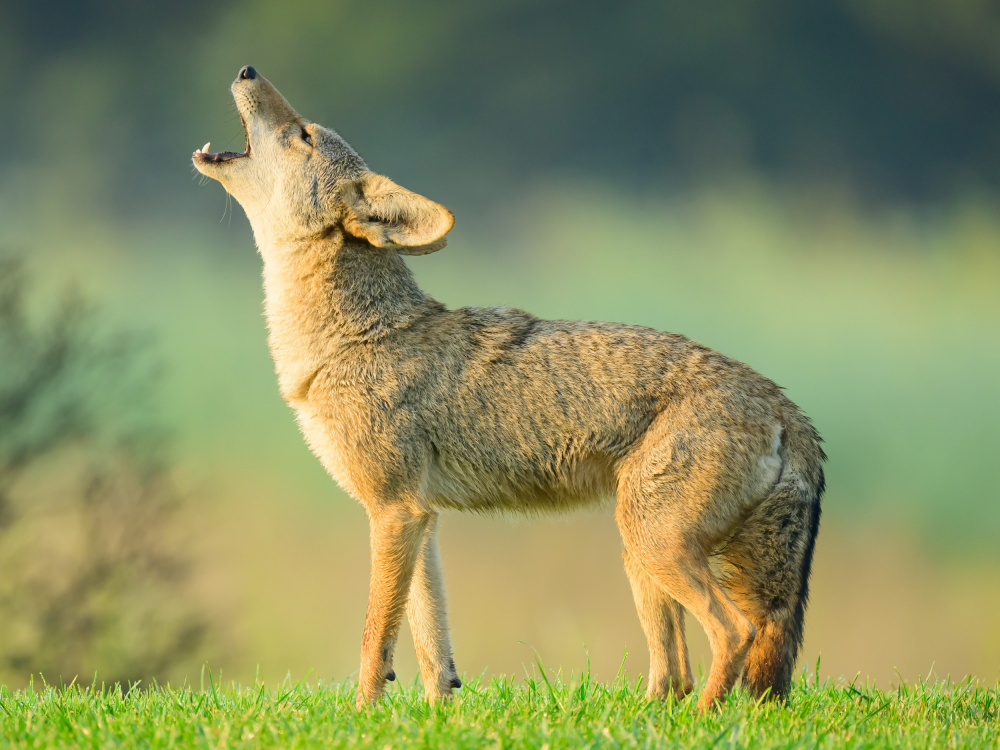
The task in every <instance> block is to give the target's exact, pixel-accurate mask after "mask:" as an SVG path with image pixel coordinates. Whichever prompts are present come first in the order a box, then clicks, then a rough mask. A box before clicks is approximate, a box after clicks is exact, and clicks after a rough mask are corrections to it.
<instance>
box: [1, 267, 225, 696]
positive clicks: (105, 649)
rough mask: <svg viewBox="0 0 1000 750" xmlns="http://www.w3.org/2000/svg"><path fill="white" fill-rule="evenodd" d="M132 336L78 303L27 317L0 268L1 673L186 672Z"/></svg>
mask: <svg viewBox="0 0 1000 750" xmlns="http://www.w3.org/2000/svg"><path fill="white" fill-rule="evenodd" d="M148 354H149V352H148V347H147V346H146V343H145V342H144V341H142V340H141V339H140V338H139V337H138V336H136V335H129V334H121V333H115V332H110V333H109V332H105V331H104V330H103V328H102V323H101V319H100V316H99V315H98V314H97V313H96V312H95V311H94V310H93V309H91V308H90V307H89V306H88V305H87V304H86V303H85V302H84V301H83V300H82V299H81V298H80V297H79V296H77V295H74V294H71V293H69V294H65V295H64V296H63V297H62V299H61V300H60V301H59V303H58V304H57V305H56V306H55V308H54V309H52V310H45V309H44V308H41V307H40V300H38V299H35V295H34V290H33V288H32V286H31V284H30V280H29V278H28V276H27V274H26V273H25V270H24V267H23V264H22V263H21V262H19V261H18V260H14V259H9V258H8V259H3V260H0V566H2V569H3V571H4V574H3V576H2V577H0V671H2V673H3V677H4V678H5V679H16V680H18V681H19V680H21V679H24V678H25V677H26V676H27V674H28V673H40V674H41V675H43V676H44V677H45V679H46V680H48V681H49V682H53V681H57V680H59V681H64V682H69V681H70V680H73V679H80V680H83V681H87V682H89V681H90V680H91V679H94V677H95V672H96V679H97V680H99V681H100V682H104V683H108V684H112V683H116V682H117V683H121V684H123V685H126V684H129V683H134V682H136V681H139V680H146V681H148V680H150V679H151V678H154V677H159V678H161V679H162V678H169V677H170V676H171V675H173V674H177V670H178V669H179V668H184V667H189V666H190V662H191V659H192V658H193V657H194V655H195V653H196V651H197V649H198V647H199V646H200V644H201V643H202V642H203V641H204V639H205V637H206V635H207V634H208V631H209V629H210V623H209V622H208V620H207V619H206V618H205V617H204V616H203V615H202V614H201V613H200V612H199V611H197V610H196V609H195V608H194V603H193V601H192V599H191V597H190V596H189V595H188V591H187V588H188V585H189V575H188V574H189V571H188V568H187V566H186V565H185V562H184V560H183V558H182V556H181V554H180V549H179V548H178V547H177V546H176V539H175V538H172V537H171V532H172V528H171V525H172V523H173V521H174V519H175V515H176V512H177V511H178V509H179V508H180V505H181V503H182V502H183V499H182V497H181V495H180V494H179V492H178V490H177V488H176V487H175V484H174V481H173V477H172V471H171V466H170V463H169V460H168V458H167V451H166V449H167V444H166V442H165V438H164V436H163V435H162V434H160V433H159V432H158V430H157V428H156V425H155V423H154V422H153V421H152V419H151V417H150V416H149V414H148V410H147V409H146V408H145V405H144V401H146V399H147V398H148V396H149V393H150V385H151V382H150V378H151V375H152V371H151V370H150V368H149V367H148V364H147V363H148V359H149V357H148Z"/></svg>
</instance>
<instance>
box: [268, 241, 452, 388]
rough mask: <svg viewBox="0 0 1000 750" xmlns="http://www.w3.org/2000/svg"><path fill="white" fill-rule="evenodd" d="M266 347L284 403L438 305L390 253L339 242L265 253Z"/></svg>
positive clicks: (404, 265) (396, 256)
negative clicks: (351, 352) (355, 347)
mask: <svg viewBox="0 0 1000 750" xmlns="http://www.w3.org/2000/svg"><path fill="white" fill-rule="evenodd" d="M261 254H262V256H263V258H264V295H265V313H266V316H267V324H268V329H269V337H268V342H269V344H270V348H271V355H272V356H273V358H274V363H275V369H276V371H277V373H278V379H279V383H280V386H281V392H282V395H283V396H284V397H285V399H286V400H289V401H296V400H300V399H302V398H304V397H305V395H306V394H305V392H304V390H308V383H309V382H311V380H312V378H313V377H314V375H315V374H316V372H317V371H318V370H319V369H320V368H321V367H323V366H325V365H326V364H329V363H331V361H333V360H335V359H339V360H342V359H343V357H340V356H338V355H339V354H340V353H341V352H342V351H343V349H344V348H345V347H348V346H351V345H352V344H371V343H375V342H377V341H378V340H380V339H382V338H384V337H385V336H386V335H388V334H389V333H391V332H392V331H394V330H398V329H400V328H404V327H406V326H407V325H409V324H410V323H411V322H412V321H413V320H415V319H416V318H418V317H421V316H422V315H424V314H426V313H427V312H429V311H431V309H432V308H434V307H436V303H435V302H434V301H433V300H431V299H430V298H429V297H428V296H427V295H425V294H424V293H423V292H422V291H421V290H420V288H419V287H418V286H417V283H416V280H415V279H414V278H413V274H412V273H411V272H410V269H409V268H407V266H406V264H405V263H404V262H403V259H402V258H400V257H399V254H398V253H396V252H395V251H392V250H383V249H379V248H373V247H370V246H368V245H361V244H354V243H346V242H343V241H341V240H340V239H339V238H331V239H329V240H314V241H310V242H303V243H300V244H298V245H296V246H290V245H289V244H283V245H281V246H280V247H262V249H261Z"/></svg>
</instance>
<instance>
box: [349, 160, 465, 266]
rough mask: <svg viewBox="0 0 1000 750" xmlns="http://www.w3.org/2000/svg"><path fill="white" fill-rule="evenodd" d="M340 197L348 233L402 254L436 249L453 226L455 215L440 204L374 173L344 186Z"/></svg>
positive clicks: (442, 243)
mask: <svg viewBox="0 0 1000 750" xmlns="http://www.w3.org/2000/svg"><path fill="white" fill-rule="evenodd" d="M341 197H342V199H343V202H344V205H345V207H346V208H347V211H346V214H345V216H344V229H345V230H347V233H348V234H352V235H354V236H355V237H360V238H361V239H364V240H367V241H368V242H370V243H371V244H372V245H374V246H375V247H385V248H391V249H393V250H398V251H399V252H400V253H402V254H403V255H426V254H427V253H433V252H434V251H435V250H440V249H441V248H442V247H444V246H445V244H446V243H447V240H446V239H445V235H446V234H448V232H449V231H451V228H452V227H453V226H454V225H455V217H454V216H453V215H452V213H451V211H449V210H448V209H447V208H445V207H444V206H442V205H440V204H438V203H435V202H434V201H432V200H429V199H427V198H424V197H423V196H422V195H417V194H416V193H411V192H410V191H409V190H407V189H406V188H402V187H400V186H399V185H397V184H396V183H395V182H393V181H392V180H390V179H389V178H388V177H383V176H382V175H379V174H375V173H374V172H368V173H366V174H364V175H363V176H362V177H360V178H358V179H357V180H352V181H351V182H349V183H347V184H346V185H344V187H343V188H342V192H341Z"/></svg>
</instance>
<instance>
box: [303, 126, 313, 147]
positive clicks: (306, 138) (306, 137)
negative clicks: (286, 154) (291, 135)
mask: <svg viewBox="0 0 1000 750" xmlns="http://www.w3.org/2000/svg"><path fill="white" fill-rule="evenodd" d="M302 140H304V141H305V142H306V143H308V144H309V145H310V146H311V145H313V139H312V136H311V135H309V133H308V132H307V131H306V129H305V128H303V129H302Z"/></svg>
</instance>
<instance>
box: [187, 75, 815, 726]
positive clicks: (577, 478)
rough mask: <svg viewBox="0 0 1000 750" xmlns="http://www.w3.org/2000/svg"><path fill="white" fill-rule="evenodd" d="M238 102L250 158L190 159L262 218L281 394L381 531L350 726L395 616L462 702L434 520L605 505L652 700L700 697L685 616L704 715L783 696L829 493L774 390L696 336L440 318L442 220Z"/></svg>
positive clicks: (375, 683)
mask: <svg viewBox="0 0 1000 750" xmlns="http://www.w3.org/2000/svg"><path fill="white" fill-rule="evenodd" d="M232 90H233V95H234V98H235V99H236V104H237V108H238V109H239V111H240V116H241V119H242V121H243V123H244V127H245V129H246V137H247V148H246V151H245V152H244V153H242V154H235V153H230V152H226V153H221V154H212V153H207V152H206V151H201V150H199V151H197V152H195V154H194V157H193V158H194V162H195V165H196V166H197V168H198V169H199V170H200V171H202V172H203V173H204V174H206V175H208V176H210V177H213V178H215V179H218V180H219V181H220V182H221V183H222V184H223V185H224V186H225V188H226V189H227V190H228V191H229V192H230V193H231V194H232V195H233V196H234V197H236V198H237V200H238V201H239V202H240V203H241V204H242V205H243V207H244V209H245V210H246V213H247V216H248V217H249V219H250V222H251V225H252V227H253V230H254V235H255V239H256V241H257V246H258V249H259V250H260V253H261V255H262V257H263V261H264V280H265V294H266V310H267V318H268V326H269V331H270V334H269V335H270V338H269V341H270V346H271V352H272V355H273V357H274V361H275V368H276V371H277V374H278V379H279V387H280V389H281V392H282V395H283V396H284V398H285V399H286V401H288V403H289V404H290V405H291V406H292V407H293V408H294V409H295V411H296V413H297V416H298V420H299V424H300V426H301V428H302V432H303V434H304V435H305V437H306V440H307V441H308V443H309V445H310V447H311V448H312V449H313V451H314V452H315V453H316V455H317V456H318V457H319V458H320V460H321V461H322V462H323V465H324V466H325V467H326V469H327V470H328V471H329V472H330V474H331V475H332V476H333V477H334V479H336V480H337V482H338V483H340V484H341V485H342V486H343V487H344V488H345V489H346V490H347V491H348V492H349V493H350V494H351V495H353V496H354V497H355V498H356V499H357V500H358V501H359V502H360V503H361V504H362V505H363V506H364V508H365V510H366V511H367V513H368V516H369V520H370V523H371V590H370V595H369V604H368V613H367V616H366V622H365V630H364V634H363V637H362V653H361V672H360V677H359V683H360V684H359V689H358V704H359V705H362V704H365V703H367V702H371V701H375V700H376V699H378V697H379V696H380V695H381V693H382V691H383V689H384V685H385V682H386V680H391V679H394V678H395V673H394V672H393V669H392V655H393V650H394V647H395V643H396V639H397V635H398V631H399V625H400V621H401V618H402V616H403V613H404V612H405V613H406V615H407V617H408V619H409V621H410V625H411V629H412V631H413V636H414V645H415V648H416V652H417V658H418V661H419V663H420V670H421V673H422V676H423V679H424V688H425V690H426V692H427V696H428V698H429V699H430V700H431V701H434V700H438V699H441V698H446V697H448V696H449V695H450V694H451V691H452V690H453V689H454V688H456V687H460V686H461V682H460V680H459V677H458V673H457V671H456V668H455V663H454V660H453V658H452V648H451V643H450V638H449V635H448V626H447V618H446V613H445V597H444V590H443V586H442V577H441V571H440V562H439V557H438V551H437V541H436V527H437V518H438V514H439V513H440V512H441V511H443V510H446V509H455V510H471V511H477V512H500V513H506V512H514V513H526V514H534V513H544V512H553V511H560V510H564V509H569V508H572V507H575V506H578V505H582V504H588V503H594V502H601V501H602V500H613V501H614V503H615V519H616V521H617V524H618V527H619V530H620V531H621V535H622V541H623V548H624V562H625V570H626V573H627V574H628V577H629V581H630V584H631V586H632V591H633V594H634V598H635V603H636V608H637V610H638V614H639V619H640V622H641V623H642V626H643V630H644V632H645V635H646V638H647V642H648V644H649V650H650V675H649V692H650V694H652V695H657V696H663V695H666V694H668V693H670V692H673V693H675V694H677V695H684V694H686V693H688V692H690V691H691V690H692V688H693V681H692V677H691V670H690V666H689V662H688V655H687V646H686V642H685V637H684V627H683V617H684V612H685V611H687V612H690V613H691V614H692V615H693V616H694V617H695V619H696V620H697V621H698V623H699V624H700V625H701V626H702V627H703V628H704V629H705V631H706V633H707V635H708V638H709V642H710V645H711V648H712V667H711V671H710V672H709V675H708V680H707V683H706V685H705V688H704V691H703V693H702V696H701V699H700V702H699V705H700V706H701V707H703V708H707V707H710V706H712V705H714V704H715V703H716V702H718V701H721V700H723V699H724V698H725V696H726V695H727V694H728V692H729V691H730V689H731V688H732V686H733V684H734V683H735V681H736V680H737V679H739V678H740V677H742V679H743V681H744V684H745V685H746V686H747V687H748V688H749V689H750V690H751V691H753V692H754V693H755V694H757V695H762V696H763V695H768V696H770V697H772V698H778V697H781V696H783V695H784V694H785V692H787V690H788V688H789V685H790V682H791V675H792V670H793V668H794V664H795V659H796V655H797V652H798V648H799V646H800V645H801V640H802V626H803V618H804V611H805V604H806V600H807V597H808V579H809V568H810V564H811V559H812V551H813V544H814V540H815V537H816V532H817V528H818V523H819V515H820V496H821V495H822V492H823V470H822V462H823V460H824V458H825V456H824V455H823V451H822V449H821V448H820V440H819V436H818V434H817V433H816V431H815V429H814V428H813V426H812V424H811V423H810V422H809V420H808V419H807V418H806V417H805V416H803V415H802V413H801V412H800V411H799V410H798V408H797V407H796V406H795V405H794V404H793V403H792V402H791V401H789V400H788V399H787V398H786V397H785V396H784V395H783V394H782V392H781V390H780V389H779V388H778V386H776V385H775V384H774V383H773V382H771V381H770V380H768V379H767V378H765V377H763V376H761V375H759V374H758V373H756V372H755V371H753V370H752V369H750V368H749V367H747V366H746V365H743V364H742V363H740V362H737V361H735V360H732V359H730V358H728V357H725V356H724V355H722V354H719V353H717V352H715V351H712V350H711V349H708V348H707V347H704V346H702V345H700V344H697V343H695V342H693V341H690V340H688V339H686V338H684V337H683V336H679V335H676V334H670V333H662V332H659V331H654V330H652V329H648V328H642V327H638V326H628V325H621V324H613V323H585V322H575V321H559V320H557V321H545V320H539V319H537V318H535V317H534V316H532V315H530V314H528V313H526V312H524V311H521V310H513V309H507V308H489V309H479V308H465V309H459V310H448V309H447V308H445V307H444V306H443V305H441V304H440V303H438V302H436V301H435V300H433V299H431V298H430V297H428V296H427V295H426V294H424V293H423V292H422V291H421V290H420V289H419V287H418V286H417V284H416V282H415V281H414V279H413V276H412V274H411V273H410V271H409V269H408V267H407V266H406V263H405V262H404V261H403V259H402V257H401V256H404V255H422V254H426V253H429V252H434V251H436V250H439V249H441V248H442V247H444V245H445V236H446V235H447V233H448V232H449V231H450V229H451V227H452V225H453V223H454V219H453V217H452V215H451V213H450V212H449V211H448V210H447V209H445V208H444V207H442V206H440V205H439V204H437V203H434V202H433V201H430V200H428V199H427V198H424V197H422V196H420V195H417V194H415V193H412V192H410V191H408V190H406V189H404V188H402V187H400V186H398V185H396V184H395V183H393V182H392V181H390V180H389V179H388V178H386V177H382V176H380V175H377V174H375V173H373V172H371V171H369V170H368V168H367V166H366V165H365V163H364V161H363V160H362V159H361V158H360V157H359V156H358V155H357V153H356V152H355V151H354V150H353V149H352V148H351V147H350V146H349V145H347V144H346V143H345V142H344V141H343V139H341V138H340V136H338V135H337V134H336V133H334V132H333V131H331V130H328V129H325V128H322V127H320V126H318V125H316V124H315V123H311V122H309V121H307V120H305V119H304V118H302V117H301V116H300V115H298V113H297V112H295V110H294V109H292V108H291V106H290V105H289V104H288V102H287V101H285V99H284V98H283V97H282V96H281V94H279V93H278V91H277V90H276V89H275V88H274V87H273V86H272V85H271V84H270V83H269V82H268V81H266V80H265V79H264V78H262V77H260V76H259V75H258V74H257V73H256V71H254V70H253V68H249V67H247V68H243V69H242V70H241V71H240V74H239V77H238V78H237V80H236V81H235V82H234V83H233V86H232ZM206 150H207V149H206ZM711 556H718V557H719V558H721V560H722V562H723V568H724V571H723V573H724V574H723V576H722V578H721V580H720V578H719V577H718V576H716V574H715V573H714V572H713V570H712V568H711V567H710V565H709V558H710V557H711Z"/></svg>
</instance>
